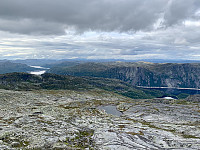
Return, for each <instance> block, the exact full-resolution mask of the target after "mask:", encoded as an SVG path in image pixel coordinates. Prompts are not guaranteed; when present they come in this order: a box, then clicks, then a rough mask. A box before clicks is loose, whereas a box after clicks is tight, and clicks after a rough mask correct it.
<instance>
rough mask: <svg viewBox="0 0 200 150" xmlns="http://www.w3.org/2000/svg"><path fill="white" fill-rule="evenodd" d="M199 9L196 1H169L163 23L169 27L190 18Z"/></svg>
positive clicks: (199, 5) (199, 4)
mask: <svg viewBox="0 0 200 150" xmlns="http://www.w3.org/2000/svg"><path fill="white" fill-rule="evenodd" d="M199 7H200V3H199V2H198V0H171V1H169V2H168V8H167V10H166V12H165V15H164V19H165V23H166V24H167V25H169V26H171V25H173V24H176V23H179V22H180V21H182V20H184V19H188V18H192V17H193V16H194V14H195V12H196V11H197V10H198V9H199Z"/></svg>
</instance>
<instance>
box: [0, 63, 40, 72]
mask: <svg viewBox="0 0 200 150" xmlns="http://www.w3.org/2000/svg"><path fill="white" fill-rule="evenodd" d="M33 70H37V69H35V68H32V67H30V66H27V65H25V64H20V63H12V62H9V61H2V62H0V74H4V73H11V72H28V71H33Z"/></svg>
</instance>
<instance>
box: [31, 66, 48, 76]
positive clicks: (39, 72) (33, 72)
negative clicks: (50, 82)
mask: <svg viewBox="0 0 200 150" xmlns="http://www.w3.org/2000/svg"><path fill="white" fill-rule="evenodd" d="M30 67H32V68H36V69H40V70H36V71H31V72H30V74H35V75H41V74H44V73H45V72H46V71H47V70H48V69H49V68H44V67H41V66H30Z"/></svg>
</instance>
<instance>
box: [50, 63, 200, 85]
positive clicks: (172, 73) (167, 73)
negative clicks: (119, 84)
mask: <svg viewBox="0 0 200 150" xmlns="http://www.w3.org/2000/svg"><path fill="white" fill-rule="evenodd" d="M49 72H51V73H58V74H65V75H75V76H93V77H104V78H114V79H120V80H122V81H125V82H128V83H131V84H132V85H137V86H151V87H182V88H200V82H199V81H200V64H197V63H190V64H189V63H188V64H177V63H165V64H159V63H158V64H156V63H155V64H153V63H143V62H140V63H116V62H115V63H85V64H81V65H77V66H73V67H59V68H52V69H50V71H49Z"/></svg>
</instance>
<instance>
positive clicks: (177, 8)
mask: <svg viewBox="0 0 200 150" xmlns="http://www.w3.org/2000/svg"><path fill="white" fill-rule="evenodd" d="M29 58H31V59H32V58H37V59H38V58H48V59H65V58H72V59H73V58H86V59H128V60H136V59H194V60H200V0H0V59H29Z"/></svg>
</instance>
